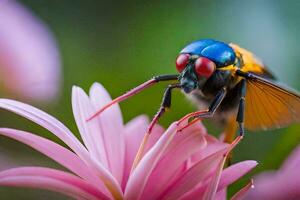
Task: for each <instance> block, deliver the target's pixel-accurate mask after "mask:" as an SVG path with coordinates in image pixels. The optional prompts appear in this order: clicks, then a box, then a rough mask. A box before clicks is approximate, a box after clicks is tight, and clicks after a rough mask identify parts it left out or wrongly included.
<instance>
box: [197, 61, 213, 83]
mask: <svg viewBox="0 0 300 200" xmlns="http://www.w3.org/2000/svg"><path fill="white" fill-rule="evenodd" d="M215 69H216V64H215V63H214V62H213V61H211V60H209V59H207V58H204V57H200V58H198V59H197V60H196V62H195V71H196V73H197V75H198V76H199V77H203V76H204V77H206V78H209V77H210V76H211V75H212V74H213V73H214V71H215Z"/></svg>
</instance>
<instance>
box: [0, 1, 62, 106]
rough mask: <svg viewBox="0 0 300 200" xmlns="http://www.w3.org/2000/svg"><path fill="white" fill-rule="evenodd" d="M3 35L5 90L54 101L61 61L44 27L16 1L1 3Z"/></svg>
mask: <svg viewBox="0 0 300 200" xmlns="http://www.w3.org/2000/svg"><path fill="white" fill-rule="evenodd" d="M0 35H1V37H0V66H1V68H0V72H1V73H0V75H1V81H2V82H3V83H4V87H5V88H6V89H7V90H8V91H9V92H11V93H13V94H14V95H18V96H21V97H23V98H27V99H33V100H43V101H50V100H51V99H53V98H54V97H55V96H56V95H57V92H58V89H59V82H60V58H59V52H58V48H57V45H56V42H55V41H54V38H53V36H52V34H51V33H50V31H49V30H48V28H47V27H46V26H45V24H44V23H42V21H40V20H39V19H37V18H36V17H35V16H34V15H32V14H31V13H30V12H29V11H28V10H27V9H26V8H25V7H23V6H22V5H21V4H19V3H18V2H17V1H0Z"/></svg>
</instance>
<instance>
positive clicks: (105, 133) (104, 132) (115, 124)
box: [86, 83, 125, 184]
mask: <svg viewBox="0 0 300 200" xmlns="http://www.w3.org/2000/svg"><path fill="white" fill-rule="evenodd" d="M90 99H91V102H92V105H93V106H94V112H96V110H98V109H100V108H101V107H102V106H104V105H105V104H107V103H108V102H110V101H111V98H110V96H109V94H108V93H107V91H106V90H105V89H104V88H103V86H102V85H100V84H99V83H94V84H93V85H92V87H91V89H90ZM87 118H88V117H87ZM93 121H97V122H98V123H99V126H100V130H101V132H99V135H98V137H97V138H98V140H100V139H102V141H103V144H104V147H105V150H106V158H107V162H108V167H109V169H110V171H111V173H112V174H113V175H114V177H115V178H116V179H117V180H118V181H119V183H120V184H121V183H122V176H123V171H124V156H125V139H124V137H125V136H124V135H125V134H124V125H123V119H122V115H121V110H120V107H119V105H118V104H116V105H113V106H111V107H110V108H109V109H107V110H106V111H105V112H103V113H102V114H101V115H100V116H98V117H96V119H94V120H93ZM86 123H90V122H86Z"/></svg>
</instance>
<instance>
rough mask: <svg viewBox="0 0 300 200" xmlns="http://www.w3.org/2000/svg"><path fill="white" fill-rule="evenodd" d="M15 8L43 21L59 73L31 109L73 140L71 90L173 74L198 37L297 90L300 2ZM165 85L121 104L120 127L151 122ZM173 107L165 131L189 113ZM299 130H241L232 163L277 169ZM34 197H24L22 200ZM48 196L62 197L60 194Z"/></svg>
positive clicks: (116, 87)
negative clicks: (52, 96)
mask: <svg viewBox="0 0 300 200" xmlns="http://www.w3.org/2000/svg"><path fill="white" fill-rule="evenodd" d="M22 3H23V4H25V5H26V6H27V7H29V8H30V9H31V10H32V11H33V12H34V13H35V14H36V15H37V16H38V17H40V18H41V19H42V20H43V21H45V22H46V23H47V24H48V25H49V27H50V29H51V30H52V31H53V33H54V35H55V36H56V37H57V41H58V44H59V46H60V49H61V57H62V60H63V67H64V68H63V73H64V76H63V78H64V80H63V86H62V90H61V96H60V98H59V99H58V101H57V102H53V104H52V105H35V106H38V107H40V108H42V109H44V110H46V111H47V112H49V113H51V114H53V115H54V116H55V117H57V118H58V119H60V120H61V121H62V122H63V123H65V124H66V125H67V126H68V127H70V129H71V130H72V131H73V132H74V133H75V134H76V135H77V136H78V131H77V128H76V125H75V123H74V120H73V116H72V109H71V103H70V97H71V87H72V85H78V86H80V87H82V88H84V89H85V90H86V91H88V89H89V87H90V85H91V84H92V83H93V82H95V81H97V82H101V83H102V84H103V85H104V86H105V87H106V88H107V90H108V91H109V92H110V94H111V95H112V96H113V97H116V96H118V95H120V94H122V93H124V92H125V91H127V90H128V89H130V88H132V87H134V86H136V85H138V84H139V83H142V82H143V81H145V80H147V79H149V78H150V77H152V76H154V75H157V74H166V73H175V72H176V70H175V66H174V62H175V58H176V56H177V54H178V52H179V51H180V49H181V48H182V47H183V46H185V45H186V44H187V43H189V42H191V41H193V40H197V39H201V38H215V39H218V40H221V41H225V42H234V43H237V44H239V45H241V46H242V47H245V48H247V49H249V50H251V51H253V52H255V53H256V54H257V55H258V56H259V57H261V58H263V60H264V62H265V63H266V64H267V65H268V66H269V68H270V69H271V71H273V72H274V73H275V75H276V76H277V77H278V78H279V80H281V81H284V82H286V83H287V84H288V85H291V86H293V87H294V88H296V89H297V88H298V89H300V83H299V81H298V76H299V75H300V70H299V67H298V63H300V57H299V56H298V52H300V47H299V45H298V43H299V42H298V41H299V40H298V36H299V33H300V23H299V19H300V13H299V8H300V1H297V0H289V1H276V0H275V1H271V0H269V1H259V0H256V1H239V0H227V1H225V0H223V1H199V0H193V1H100V0H99V1H96V0H94V1H91V0H88V1H79V0H72V1H71V0H64V1H60V0H52V1H50V0H43V1H35V0H23V1H22ZM164 87H165V85H164V84H162V85H157V86H155V87H153V88H151V89H148V90H146V91H145V92H143V93H142V94H139V95H137V96H136V97H134V98H131V99H129V100H128V101H126V102H124V103H122V104H121V108H122V110H123V115H124V120H125V121H126V122H127V121H128V120H130V119H131V118H133V117H134V116H137V115H140V114H143V113H145V114H147V115H149V116H150V117H151V116H153V115H154V114H155V112H156V111H157V109H158V106H159V104H160V100H161V98H162V93H163V88H164ZM149 99H151V101H149ZM172 106H173V108H172V110H171V112H169V113H167V114H166V116H165V117H164V118H163V119H162V120H161V123H162V124H163V125H164V126H165V127H166V126H167V125H168V124H169V123H170V122H171V121H174V120H176V119H178V118H180V117H181V116H183V115H184V114H186V113H188V112H191V111H193V110H194V107H193V106H192V105H191V103H190V102H188V101H187V100H186V99H185V98H184V96H183V95H182V94H181V93H180V92H177V93H176V92H175V93H174V102H173V105H172ZM282 117H284V116H282ZM0 118H1V126H9V127H16V128H19V129H24V130H30V131H33V132H35V133H38V134H40V135H44V136H46V137H48V138H51V139H53V140H56V141H58V140H57V138H55V137H54V136H53V135H51V134H50V133H48V132H46V131H45V130H43V129H41V128H39V127H37V126H36V125H33V124H32V123H28V122H27V121H26V120H24V119H20V118H19V117H18V118H16V117H15V115H13V114H10V113H7V112H1V115H0ZM206 124H207V126H208V129H209V132H210V133H215V135H217V134H218V133H219V132H220V131H221V129H216V128H214V127H213V126H212V125H211V124H210V123H206ZM299 131H300V127H299V126H292V127H290V128H286V129H281V130H276V131H267V132H261V133H249V132H247V133H246V137H245V139H244V140H243V141H242V143H241V144H240V145H239V146H238V147H237V148H236V149H235V152H234V161H235V162H238V161H241V160H246V159H253V160H257V161H259V163H260V167H259V168H258V169H257V171H262V170H264V169H274V168H277V167H278V166H279V165H280V163H281V162H282V161H283V160H284V158H285V157H286V156H287V155H288V154H289V152H290V151H291V150H292V149H293V147H294V146H296V145H297V144H298V143H299V139H300V134H299ZM3 141H4V142H3ZM0 144H1V147H2V148H3V149H10V150H12V151H14V152H13V155H14V156H15V157H20V156H18V153H19V149H18V148H17V150H15V149H14V148H15V147H14V146H15V145H16V143H14V142H11V141H10V140H3V139H2V138H1V141H0ZM2 148H1V149H2ZM20 148H21V149H22V151H28V152H32V151H30V150H29V149H25V147H24V148H23V147H20ZM19 155H20V154H19ZM21 156H25V155H23V154H21ZM33 156H37V155H36V154H33ZM37 157H38V158H40V157H39V156H37ZM51 164H53V163H51ZM251 176H253V174H251ZM248 179H249V176H247V177H246V178H245V179H243V180H242V181H239V182H238V183H236V184H234V185H233V187H232V188H231V189H230V190H229V191H230V194H232V193H233V192H235V191H236V190H237V189H238V188H240V187H241V186H242V185H243V183H245V181H247V180H248ZM2 191H7V192H2ZM12 191H14V192H13V193H11V192H12ZM26 191H28V190H26ZM0 194H1V195H2V194H5V195H7V198H10V199H13V198H16V199H18V198H20V197H22V194H24V190H23V189H22V190H18V192H15V189H3V188H2V189H1V190H0ZM26 194H27V193H26ZM30 194H31V193H30ZM33 194H34V195H36V196H35V197H37V198H38V199H51V198H52V197H53V196H52V195H53V194H52V193H51V194H47V195H48V196H47V195H46V196H44V198H42V197H41V196H43V193H40V192H33ZM28 195H29V193H28ZM34 195H31V196H30V195H29V196H28V199H30V198H32V197H33V196H34ZM55 197H56V198H57V199H60V198H61V199H65V198H64V197H60V196H59V195H58V196H55ZM22 199H23V198H22Z"/></svg>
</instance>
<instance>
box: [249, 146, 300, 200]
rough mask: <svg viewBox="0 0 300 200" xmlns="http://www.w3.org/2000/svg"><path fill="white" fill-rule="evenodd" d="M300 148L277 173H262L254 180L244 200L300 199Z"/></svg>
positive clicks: (299, 147)
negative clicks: (253, 186)
mask: <svg viewBox="0 0 300 200" xmlns="http://www.w3.org/2000/svg"><path fill="white" fill-rule="evenodd" d="M299 169H300V146H298V148H296V149H295V150H294V152H293V153H292V154H291V155H290V156H289V157H288V159H287V160H286V161H285V162H284V164H283V165H282V166H281V168H280V169H279V170H277V171H270V172H264V173H262V174H260V175H258V176H257V177H256V178H255V188H254V189H253V190H252V191H251V192H250V193H249V194H248V195H247V196H246V199H249V200H250V199H272V200H273V199H274V200H285V199H289V200H293V199H294V200H296V199H300V173H299Z"/></svg>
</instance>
